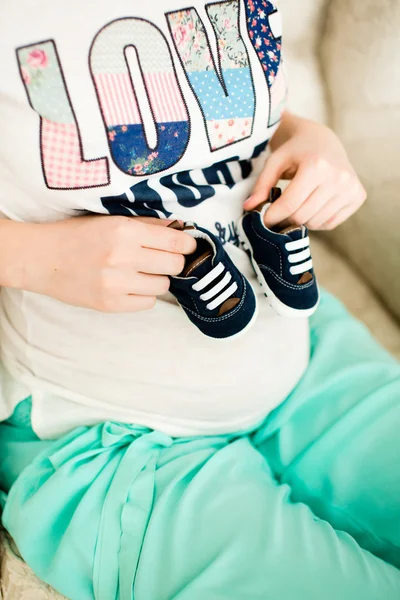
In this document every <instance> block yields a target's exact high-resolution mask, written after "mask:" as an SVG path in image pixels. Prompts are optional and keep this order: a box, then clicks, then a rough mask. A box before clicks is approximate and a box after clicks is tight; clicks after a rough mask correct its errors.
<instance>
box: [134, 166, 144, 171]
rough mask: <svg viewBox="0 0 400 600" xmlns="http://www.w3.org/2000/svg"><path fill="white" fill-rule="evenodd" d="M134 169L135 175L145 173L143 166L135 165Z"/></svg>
mask: <svg viewBox="0 0 400 600" xmlns="http://www.w3.org/2000/svg"><path fill="white" fill-rule="evenodd" d="M133 169H134V171H135V173H141V171H143V165H135V166H134V168H133Z"/></svg>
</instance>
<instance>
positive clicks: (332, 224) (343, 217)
mask: <svg viewBox="0 0 400 600" xmlns="http://www.w3.org/2000/svg"><path fill="white" fill-rule="evenodd" d="M355 212H356V210H355V209H354V207H353V206H346V207H345V208H342V210H340V211H339V212H338V213H337V214H336V215H335V216H334V217H332V218H331V219H328V220H327V221H325V223H323V224H322V225H321V226H320V229H321V230H324V231H331V230H332V229H335V228H336V227H339V225H341V224H342V223H344V222H345V221H347V219H349V218H350V217H351V216H353V215H354V213H355Z"/></svg>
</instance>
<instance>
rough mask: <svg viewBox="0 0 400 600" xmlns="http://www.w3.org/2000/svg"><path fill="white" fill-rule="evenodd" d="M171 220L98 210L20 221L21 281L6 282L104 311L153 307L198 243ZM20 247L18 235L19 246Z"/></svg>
mask: <svg viewBox="0 0 400 600" xmlns="http://www.w3.org/2000/svg"><path fill="white" fill-rule="evenodd" d="M170 222H171V221H167V220H161V219H152V218H141V217H134V218H129V217H120V216H98V215H96V216H83V217H76V218H71V219H67V220H65V221H58V222H55V223H43V224H42V223H41V224H27V223H24V224H20V223H15V225H16V226H18V225H19V226H22V230H21V231H24V233H23V234H22V235H21V245H23V246H24V248H25V252H26V254H25V255H24V258H23V260H22V259H21V256H20V257H19V261H18V262H19V271H18V272H19V273H20V281H19V282H18V283H17V284H16V285H13V282H12V281H11V284H8V283H6V284H5V285H10V287H21V288H23V289H26V290H29V291H32V292H36V293H39V294H45V295H47V296H51V297H53V298H56V299H57V300H60V301H61V302H65V303H67V304H72V305H75V306H81V307H85V308H91V309H95V310H99V311H104V312H112V313H118V312H133V311H139V310H146V309H149V308H152V307H153V306H154V304H155V302H156V297H157V296H159V295H162V294H165V293H166V292H167V291H168V288H169V279H168V275H178V274H179V273H180V272H181V271H182V269H183V267H184V260H185V259H184V255H185V254H190V253H191V252H193V251H194V250H195V248H196V242H195V240H194V239H193V238H192V237H191V236H190V235H188V234H187V233H185V232H182V231H178V230H175V229H169V228H167V225H168V224H169V223H170ZM4 223H5V221H2V224H4ZM15 231H16V229H15V228H14V232H15ZM17 246H18V244H17V242H16V238H15V235H14V236H13V243H12V247H13V248H14V251H15V248H16V247H17ZM7 250H9V247H8V248H7ZM7 254H8V255H9V256H11V253H9V252H7ZM21 260H22V262H23V263H25V264H24V265H23V269H21ZM0 283H1V281H0Z"/></svg>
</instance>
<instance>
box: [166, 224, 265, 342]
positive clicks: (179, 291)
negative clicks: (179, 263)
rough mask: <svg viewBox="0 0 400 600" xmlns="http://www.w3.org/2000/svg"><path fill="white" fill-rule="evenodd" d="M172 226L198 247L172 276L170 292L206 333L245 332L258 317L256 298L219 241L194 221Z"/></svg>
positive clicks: (229, 334) (225, 335)
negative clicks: (191, 237) (190, 236)
mask: <svg viewBox="0 0 400 600" xmlns="http://www.w3.org/2000/svg"><path fill="white" fill-rule="evenodd" d="M170 227H174V228H176V229H181V230H183V231H185V232H186V233H188V234H190V235H192V236H193V237H194V238H195V239H196V241H197V248H196V251H195V252H194V253H193V254H190V255H189V256H187V257H186V264H185V267H184V269H183V271H182V273H180V275H178V276H177V277H170V281H171V285H170V288H169V291H170V292H171V293H172V294H173V295H174V296H175V298H176V299H177V301H178V302H179V304H180V305H181V307H182V308H183V310H184V311H185V313H186V314H187V316H188V317H189V319H190V320H191V321H192V323H194V325H196V327H198V329H199V330H200V331H201V332H202V333H204V334H205V335H207V336H209V337H212V338H219V339H222V338H232V337H234V336H238V335H239V334H241V333H244V331H246V330H247V329H249V327H250V326H251V325H252V324H253V323H254V321H255V319H256V315H257V303H256V297H255V294H254V291H253V289H252V287H251V285H250V283H249V282H248V281H247V280H246V278H245V277H244V276H243V275H242V274H241V273H240V272H239V271H238V269H237V268H236V267H235V265H234V263H233V262H232V260H231V259H230V258H229V256H228V254H227V253H226V252H225V250H224V247H223V245H222V244H221V242H220V240H219V239H218V238H217V237H215V236H214V235H212V234H211V233H210V232H209V231H207V230H206V229H203V228H201V227H198V226H197V225H195V224H194V223H187V224H186V225H184V226H181V225H180V223H179V222H178V221H175V222H174V223H171V225H170Z"/></svg>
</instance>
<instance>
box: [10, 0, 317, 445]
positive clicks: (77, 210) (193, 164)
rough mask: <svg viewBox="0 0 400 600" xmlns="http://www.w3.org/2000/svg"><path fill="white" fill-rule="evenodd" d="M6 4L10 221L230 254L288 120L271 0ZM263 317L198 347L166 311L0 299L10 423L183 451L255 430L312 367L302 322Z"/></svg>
mask: <svg viewBox="0 0 400 600" xmlns="http://www.w3.org/2000/svg"><path fill="white" fill-rule="evenodd" d="M186 6H187V5H186V4H185V3H184V2H182V0H150V1H148V2H139V1H138V0H129V1H128V0H112V1H111V0H110V1H104V2H94V1H93V0H85V1H84V2H83V1H82V0H69V2H49V1H48V0H47V1H46V0H36V1H35V2H31V0H19V1H18V2H14V1H12V0H3V2H2V7H1V11H2V15H1V16H2V18H1V20H0V56H1V62H0V74H1V78H0V131H1V144H0V213H1V214H2V215H3V216H5V217H7V218H9V219H14V220H18V221H29V222H42V221H53V220H58V219H64V218H66V217H74V216H76V215H79V214H81V213H82V211H89V212H91V213H105V214H122V215H130V216H135V215H152V216H158V217H162V218H163V217H171V216H172V217H174V218H176V217H178V218H180V219H183V220H191V221H195V222H197V223H198V224H200V225H202V226H203V227H206V228H208V229H209V230H210V231H212V232H213V233H214V234H216V235H218V236H219V237H220V239H221V240H222V241H223V242H224V243H226V249H227V251H228V252H229V254H230V256H231V257H232V259H233V260H234V261H235V263H236V265H237V266H238V267H239V268H240V269H241V270H242V272H243V273H244V275H245V276H246V277H247V278H248V279H249V280H250V281H251V282H252V283H254V281H255V279H254V275H253V272H252V269H251V266H250V263H249V260H248V257H247V255H246V254H245V253H244V252H243V251H242V250H241V249H240V248H239V247H238V240H237V233H236V228H235V222H236V221H237V219H238V217H239V216H240V214H241V212H242V210H243V208H242V207H243V201H244V200H245V199H246V198H247V197H248V196H249V195H250V193H251V189H252V186H253V185H254V182H255V180H256V175H257V173H258V172H259V171H260V168H261V167H262V164H263V163H264V160H265V157H266V153H265V148H266V144H267V140H268V139H269V138H270V137H271V136H272V134H273V132H274V131H275V129H276V126H277V124H278V122H279V119H280V115H281V113H282V110H283V107H284V102H285V94H286V86H285V80H284V75H283V71H282V66H281V37H280V36H281V32H280V19H279V13H278V12H277V10H276V8H275V6H273V5H272V4H271V3H270V2H268V1H266V0H227V1H223V2H217V3H208V4H206V3H205V2H204V1H203V0H194V1H193V2H191V3H190V5H189V6H190V7H191V8H186ZM259 300H260V314H259V317H258V320H257V322H256V324H255V325H254V327H253V328H252V329H251V330H250V331H249V332H248V333H247V334H246V335H245V336H243V337H242V338H239V339H238V340H232V341H229V342H225V343H221V342H218V341H215V340H212V339H209V338H207V337H205V336H203V335H202V334H201V333H199V331H198V330H197V329H196V328H195V327H194V326H193V325H192V324H191V323H190V322H189V320H188V319H187V317H186V315H185V314H184V312H183V311H182V309H181V308H180V307H179V306H178V305H177V304H176V302H175V301H174V299H173V297H172V296H171V295H169V294H168V295H166V296H165V297H163V298H162V299H160V300H159V301H158V302H157V305H156V307H155V308H154V309H153V310H151V311H147V312H143V313H140V312H139V313H134V314H123V315H114V314H112V315H111V314H103V313H100V312H96V311H92V310H87V309H82V308H77V307H73V306H68V305H65V304H63V303H61V302H58V301H56V300H53V299H51V298H48V297H45V296H41V295H37V294H33V293H29V292H25V291H20V290H12V289H5V288H3V289H2V291H1V304H0V316H1V321H0V324H1V332H0V350H1V374H0V394H1V395H0V418H6V417H7V416H9V414H10V413H11V412H12V410H13V407H14V406H15V404H16V403H17V402H18V401H19V400H21V399H22V398H23V397H25V396H26V395H31V396H32V398H33V414H32V419H33V426H34V429H35V431H36V432H37V433H38V434H39V435H40V436H42V437H54V436H57V435H59V434H61V433H63V432H66V431H68V430H69V429H70V428H71V427H74V426H76V425H80V424H92V423H96V422H100V421H103V420H108V419H111V420H119V421H123V422H133V423H137V424H142V425H145V426H148V427H152V428H158V429H160V430H162V431H165V432H166V433H168V434H171V435H174V436H175V435H176V436H178V435H198V434H212V433H223V432H229V431H239V430H242V429H246V428H248V427H251V426H253V425H255V424H257V423H258V422H260V421H261V420H262V419H263V418H264V417H265V416H266V415H267V414H268V412H269V411H270V410H271V409H272V408H273V407H275V406H276V405H277V404H278V403H280V402H281V401H282V400H283V399H284V398H285V397H286V396H287V394H288V393H289V392H290V391H291V389H292V388H293V386H294V385H295V384H296V382H297V381H298V380H299V378H300V377H301V375H302V373H303V372H304V369H305V367H306V365H307V362H308V354H309V348H308V325H307V322H306V321H302V320H300V321H298V320H286V319H283V318H281V317H277V316H276V315H275V314H274V313H273V312H272V310H271V309H270V308H269V307H268V306H267V304H266V302H265V299H264V298H263V296H260V298H259Z"/></svg>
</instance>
